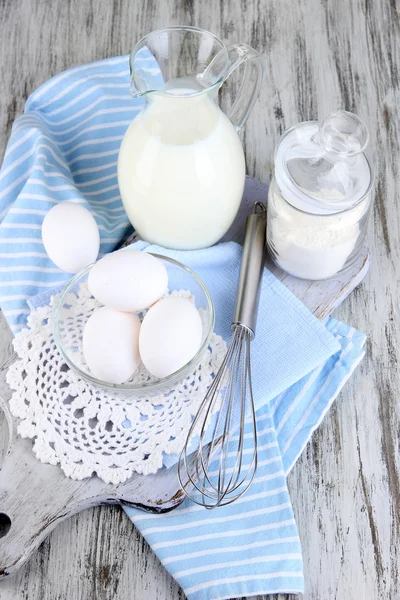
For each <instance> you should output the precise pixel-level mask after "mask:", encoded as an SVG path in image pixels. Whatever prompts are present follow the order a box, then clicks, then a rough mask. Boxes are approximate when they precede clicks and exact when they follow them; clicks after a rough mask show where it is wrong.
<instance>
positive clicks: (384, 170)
mask: <svg viewBox="0 0 400 600" xmlns="http://www.w3.org/2000/svg"><path fill="white" fill-rule="evenodd" d="M399 19H400V15H399V7H398V6H397V4H396V0H297V1H296V2H293V0H214V1H213V3H210V2H207V1H206V0H163V1H162V2H155V0H142V1H140V2H139V0H114V1H113V2H111V1H109V0H102V2H97V1H95V0H86V2H82V1H81V0H70V1H67V0H52V1H50V0H3V1H2V2H1V3H0V28H1V29H0V31H1V35H0V56H1V59H0V77H1V81H2V94H1V95H0V132H1V135H0V152H1V153H2V152H3V151H4V148H5V143H6V140H7V138H8V136H9V133H10V127H11V124H12V122H13V120H14V118H15V117H16V116H17V115H18V114H20V113H21V112H22V110H23V105H24V102H25V99H26V97H27V95H28V94H29V93H30V92H31V91H33V90H34V89H35V88H36V87H37V86H38V85H39V84H41V83H42V82H43V81H45V80H46V79H48V78H49V77H50V76H51V75H54V74H56V73H57V72H59V71H61V70H62V69H65V68H67V67H70V66H73V65H77V64H80V63H83V62H89V61H91V60H94V59H98V58H102V57H105V56H111V55H118V54H122V53H125V52H128V51H129V49H130V46H131V45H132V42H134V41H135V40H137V39H138V37H140V36H141V35H143V34H144V33H146V32H147V31H150V30H152V29H155V28H157V27H161V26H166V25H174V24H182V23H184V24H192V25H198V26H201V27H204V28H206V29H210V30H212V31H213V32H215V33H216V34H219V35H220V36H221V37H223V38H224V39H225V40H227V41H228V42H235V41H238V40H239V41H243V42H247V43H249V44H251V45H253V46H254V47H255V48H258V49H259V50H262V51H264V52H265V53H266V56H267V62H268V68H267V75H266V82H265V85H264V88H263V91H262V94H261V97H260V100H259V101H258V102H257V104H256V107H255V109H254V111H253V115H252V116H251V118H250V120H249V122H248V124H247V126H246V128H245V131H244V135H243V142H244V146H245V151H246V160H247V170H248V173H249V174H250V175H252V176H255V177H257V178H259V179H260V180H261V181H267V180H268V178H269V176H270V172H271V166H272V157H273V147H274V145H275V143H276V141H277V139H278V136H279V135H280V133H282V131H283V130H284V129H285V128H287V127H289V126H290V125H292V124H294V123H296V122H298V121H300V120H304V119H307V118H317V117H318V116H323V115H325V114H326V113H327V112H328V111H330V110H332V109H335V108H337V107H342V108H346V109H349V110H354V111H355V112H357V113H358V114H359V115H360V116H361V117H363V118H364V119H365V120H366V122H367V123H368V124H369V127H370V132H371V147H372V152H371V155H372V160H373V163H374V164H375V165H376V169H377V182H376V191H377V197H376V205H375V211H374V216H373V219H372V223H371V227H370V247H371V251H372V259H373V260H372V265H371V269H370V273H369V275H368V276H367V279H366V281H365V283H364V284H363V285H362V286H361V287H360V288H359V289H358V290H357V291H356V292H355V293H354V294H353V295H352V296H351V297H350V298H349V299H348V300H347V301H346V302H345V304H344V305H343V306H342V307H341V308H340V310H339V313H338V316H339V317H340V318H341V319H343V320H345V321H347V322H348V323H351V324H352V325H354V326H356V327H358V328H359V329H361V330H363V331H365V332H366V333H367V334H368V336H369V342H368V352H367V357H366V359H365V360H364V362H363V364H362V365H361V368H360V369H358V370H357V372H356V373H355V374H354V376H353V378H352V379H351V380H350V381H349V383H348V384H347V386H346V388H345V390H344V392H343V393H342V394H341V396H340V398H339V400H338V401H337V402H336V404H335V406H334V407H333V408H332V410H331V411H330V413H329V414H328V415H327V417H326V419H325V421H324V423H323V424H322V426H321V427H320V428H319V430H318V431H317V432H316V434H315V435H314V436H313V439H312V441H311V442H310V444H309V445H308V447H307V449H306V450H305V452H304V453H303V455H302V457H301V458H300V460H299V461H298V463H297V464H296V466H295V468H294V470H293V473H292V474H291V475H290V478H289V485H290V491H291V495H292V500H293V504H294V509H295V513H296V517H297V522H298V525H299V529H300V535H301V539H302V544H303V552H304V558H305V571H306V573H305V575H306V595H305V597H306V598H307V600H331V599H337V600H364V599H365V600H375V599H376V600H378V599H379V600H381V599H382V600H386V599H388V600H397V599H398V594H399V591H398V590H399V587H400V578H399V572H400V555H399V553H400V550H399V546H400V449H399V436H400V404H399V402H398V398H399V392H400V381H399V379H400V377H399V368H398V367H399V365H398V363H399V355H400V326H399V319H400V317H399V312H400V302H399V282H400V243H399V230H400V218H399V217H400V215H399V211H400V208H399V202H398V194H397V190H396V184H398V181H399V179H398V177H399V173H398V170H399V107H400V92H399V66H400V43H399V33H400V32H399ZM3 331H4V327H3V326H2V327H1V328H0V335H1V339H2V340H3V338H4V333H3ZM5 335H6V338H5V343H4V344H3V341H2V342H1V343H0V348H1V349H0V353H1V354H2V357H4V358H5V357H6V356H7V354H6V353H7V352H8V351H9V350H5V349H7V348H9V337H8V334H5ZM0 431H2V430H0ZM0 598H1V600H22V599H25V598H28V599H29V600H31V599H32V600H36V599H37V600H39V599H40V600H54V599H60V600H64V599H65V598H71V599H74V600H75V599H85V600H86V599H93V600H103V599H107V600H108V599H118V600H128V599H129V600H131V599H132V598H134V599H135V600H142V599H145V598H146V599H147V598H149V599H151V600H153V599H154V600H172V599H174V600H175V599H179V598H183V595H182V593H181V592H180V591H179V588H178V586H177V585H176V584H175V583H174V582H173V580H172V579H171V578H170V577H169V576H168V575H167V574H166V572H165V570H164V569H163V568H162V567H161V566H160V565H159V563H158V561H157V559H156V558H155V557H154V555H153V554H152V552H151V551H150V550H149V549H148V547H147V545H146V544H145V542H143V540H141V538H140V537H139V535H138V534H137V533H136V532H135V530H134V528H133V526H132V524H131V523H130V521H129V520H128V519H127V518H126V517H125V515H124V514H123V513H122V511H120V509H118V508H115V509H113V508H104V509H96V510H93V511H87V512H85V513H82V514H80V515H78V516H76V517H74V518H72V519H71V520H70V521H68V522H66V523H64V524H62V525H61V526H60V527H59V528H57V529H56V530H55V532H54V533H53V534H52V535H51V536H50V537H49V538H48V539H47V540H46V541H45V542H44V544H43V545H42V547H41V550H40V551H39V552H38V553H36V554H35V555H34V556H33V558H32V560H31V561H30V563H29V564H28V565H27V567H25V568H24V569H23V570H22V571H21V572H19V573H18V574H17V575H16V576H15V577H14V578H11V579H9V580H6V581H4V582H3V583H2V584H1V587H0ZM285 600H288V599H285Z"/></svg>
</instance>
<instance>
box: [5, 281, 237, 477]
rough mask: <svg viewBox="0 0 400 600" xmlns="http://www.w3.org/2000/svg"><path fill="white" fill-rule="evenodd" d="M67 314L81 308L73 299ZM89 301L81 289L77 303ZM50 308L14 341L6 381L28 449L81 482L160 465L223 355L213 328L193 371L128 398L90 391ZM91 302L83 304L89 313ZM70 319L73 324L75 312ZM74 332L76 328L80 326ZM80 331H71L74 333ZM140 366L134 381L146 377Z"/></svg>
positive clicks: (176, 448) (38, 312)
mask: <svg viewBox="0 0 400 600" xmlns="http://www.w3.org/2000/svg"><path fill="white" fill-rule="evenodd" d="M74 298H75V303H74V304H73V305H71V309H70V311H73V310H74V306H75V307H79V301H78V302H77V301H76V300H77V299H76V296H74ZM79 299H80V302H81V305H80V308H79V310H78V308H76V310H77V313H78V312H79V311H80V312H79V315H78V316H77V321H79V322H81V323H82V320H81V314H82V313H81V307H82V303H83V302H87V301H88V297H87V291H85V287H84V286H82V288H81V290H80V292H79V295H78V300H79ZM56 301H57V296H55V297H52V299H51V304H50V306H44V307H40V308H37V309H35V310H34V311H33V312H32V313H31V315H30V316H29V317H28V328H26V329H23V330H22V331H21V332H20V333H18V334H17V335H16V336H15V338H14V348H15V351H16V352H17V354H18V356H19V360H17V361H16V362H14V364H13V365H11V367H10V369H9V371H8V374H7V381H8V384H9V385H10V387H11V389H12V390H14V391H13V394H12V397H11V400H10V409H11V412H12V414H13V415H14V416H15V417H18V418H19V419H21V421H20V423H19V425H18V433H19V434H20V435H21V436H22V437H28V438H31V439H32V440H34V443H33V451H34V453H35V455H36V457H37V458H38V459H39V460H41V461H42V462H45V463H50V464H53V465H56V464H59V465H60V466H61V468H62V470H63V471H64V473H65V475H67V476H68V477H71V478H73V479H84V478H86V477H90V476H92V475H93V474H97V475H98V476H99V477H100V478H101V479H103V480H104V481H105V482H106V483H113V484H117V483H121V482H123V481H125V480H126V479H128V478H129V477H131V476H132V474H133V473H134V472H136V473H142V474H144V475H147V474H150V473H155V472H156V471H157V470H158V469H160V468H161V467H162V464H163V453H165V454H178V453H179V452H180V451H181V449H182V447H183V445H184V442H185V439H186V435H187V432H188V430H189V427H190V424H191V421H192V419H193V416H194V415H195V414H196V412H197V410H198V407H199V405H200V403H201V401H202V399H203V398H204V395H205V393H206V390H207V388H208V387H209V385H210V383H211V381H212V379H213V375H214V374H215V372H216V371H217V370H218V367H219V365H220V364H221V362H222V359H223V357H224V355H225V352H226V345H225V342H224V341H223V340H222V338H221V337H219V336H218V335H216V334H215V333H214V334H213V335H212V338H211V341H210V344H209V347H208V349H207V350H206V352H205V354H204V356H203V358H202V360H201V363H200V364H199V365H198V367H197V368H196V369H195V371H194V372H193V373H192V374H191V375H190V376H189V377H187V378H186V379H185V380H184V381H182V382H181V383H180V384H179V385H177V386H176V387H175V388H174V389H173V390H170V391H169V392H168V393H164V394H162V395H158V396H151V397H148V398H141V399H127V398H126V392H124V394H125V397H124V396H123V395H122V396H121V395H119V393H118V392H116V393H115V394H113V395H110V393H109V392H108V391H105V390H103V389H95V388H94V387H93V386H92V385H91V384H89V383H87V382H86V381H84V380H83V379H81V378H80V377H79V376H78V375H77V374H76V373H75V371H73V370H72V369H70V368H69V367H68V366H67V365H66V364H65V362H64V361H63V359H62V357H61V355H60V354H59V352H58V350H57V348H56V345H55V342H54V337H53V327H52V315H53V306H54V304H55V303H56ZM94 308H95V306H94V305H93V304H90V303H89V304H88V305H87V310H88V311H89V313H90V312H92V311H93V310H94ZM69 317H70V318H71V319H72V321H73V312H72V313H71V312H70V315H69ZM78 329H79V328H78ZM78 329H74V328H73V327H72V328H71V331H75V333H74V335H79V333H78V334H77V331H78ZM148 377H149V375H148V374H147V372H145V371H144V369H143V368H142V369H140V368H139V371H138V372H137V374H135V376H134V378H135V381H136V378H138V381H139V380H142V381H143V379H148Z"/></svg>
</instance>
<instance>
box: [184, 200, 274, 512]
mask: <svg viewBox="0 0 400 600" xmlns="http://www.w3.org/2000/svg"><path fill="white" fill-rule="evenodd" d="M265 235H266V210H265V206H264V205H263V204H262V203H261V202H256V203H255V205H254V208H253V212H252V214H251V215H250V216H249V217H248V219H247V222H246V235H245V242H244V247H243V257H242V264H241V268H240V276H239V284H238V292H237V297H236V305H235V311H234V316H233V322H232V330H233V335H232V339H231V341H230V344H229V347H228V350H227V353H226V356H225V358H224V360H223V362H222V364H221V367H220V368H219V371H218V373H217V374H216V375H215V377H214V380H213V382H212V384H211V386H210V387H209V389H208V391H207V394H206V396H205V398H204V400H203V401H202V403H201V405H200V408H199V411H198V413H197V415H196V417H195V419H194V420H193V423H192V425H191V428H190V430H189V433H188V436H187V439H186V443H185V446H184V448H183V450H182V453H181V456H180V460H179V462H178V478H179V482H180V485H181V487H182V489H183V491H184V492H185V494H186V495H187V496H188V497H189V498H191V500H193V502H195V503H196V504H199V505H201V506H204V507H205V508H208V509H211V508H216V507H218V506H225V505H227V504H231V503H232V502H235V500H237V499H238V498H240V497H241V496H242V495H243V494H244V493H245V492H246V490H248V488H249V487H250V485H251V484H252V482H253V480H254V477H255V474H256V470H257V426H256V415H255V408H254V399H253V390H252V382H251V360H250V343H251V340H252V339H253V337H254V334H255V324H256V317H257V310H258V300H259V291H260V283H261V278H262V272H263V267H264V259H265ZM245 427H246V433H245Z"/></svg>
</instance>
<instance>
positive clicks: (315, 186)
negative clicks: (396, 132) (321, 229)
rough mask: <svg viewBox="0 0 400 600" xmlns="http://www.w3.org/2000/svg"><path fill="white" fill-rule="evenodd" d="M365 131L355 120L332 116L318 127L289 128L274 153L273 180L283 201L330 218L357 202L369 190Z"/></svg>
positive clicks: (314, 123) (348, 116) (341, 112)
mask: <svg viewBox="0 0 400 600" xmlns="http://www.w3.org/2000/svg"><path fill="white" fill-rule="evenodd" d="M368 138H369V135H368V129H367V127H366V125H365V123H364V122H363V121H362V120H361V119H360V118H359V117H357V116H356V115H354V114H353V113H350V112H346V111H344V110H338V111H336V112H332V113H330V114H329V115H328V116H327V117H326V118H325V119H324V120H323V121H322V122H321V123H319V122H318V121H307V122H304V123H299V124H298V125H295V126H294V127H292V128H291V129H289V130H288V131H287V132H286V133H285V134H284V135H283V137H282V139H281V141H280V143H279V144H278V147H277V149H276V152H275V178H276V181H277V184H278V186H279V188H280V189H281V191H282V193H283V195H284V196H285V198H286V199H287V201H288V202H289V203H290V204H292V205H293V206H294V207H295V208H298V209H300V210H302V211H304V212H311V213H314V214H332V213H337V212H341V211H343V210H346V209H348V208H350V207H352V206H354V205H355V204H357V202H359V201H360V200H361V199H362V198H363V197H364V196H365V194H366V193H367V192H368V191H369V189H370V187H371V185H372V180H373V176H372V170H371V167H370V164H369V162H368V159H367V157H366V155H365V154H364V150H365V148H366V146H367V144H368Z"/></svg>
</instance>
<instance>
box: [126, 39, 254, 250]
mask: <svg viewBox="0 0 400 600" xmlns="http://www.w3.org/2000/svg"><path fill="white" fill-rule="evenodd" d="M243 63H245V68H244V74H243V78H242V82H241V87H240V90H239V93H238V96H237V98H236V100H235V102H234V103H233V105H232V108H231V109H230V111H229V113H228V115H225V114H224V113H223V112H222V111H221V110H220V108H219V106H218V91H219V89H220V87H221V85H222V84H223V83H224V81H225V80H226V79H227V77H228V76H229V75H230V74H231V73H232V72H233V70H234V69H236V68H237V67H238V66H239V65H242V64H243ZM130 72H131V93H132V95H133V97H135V98H138V97H144V99H145V104H144V108H143V110H142V112H141V113H140V114H139V115H138V116H137V117H136V118H135V119H134V121H133V122H132V124H131V125H130V127H129V129H128V130H127V132H126V134H125V137H124V139H123V141H122V144H121V148H120V152H119V157H118V183H119V188H120V192H121V198H122V202H123V204H124V207H125V210H126V212H127V214H128V217H129V220H130V221H131V223H132V225H133V227H134V228H135V230H136V231H137V232H138V233H139V235H140V236H141V237H142V238H143V239H145V240H147V241H148V242H151V243H156V244H159V245H161V246H164V247H168V248H177V249H196V248H205V247H207V246H211V245H212V244H214V243H216V242H217V241H218V240H219V239H220V238H221V237H222V236H223V235H224V234H225V233H226V232H227V230H228V229H229V227H230V225H231V224H232V222H233V220H234V218H235V216H236V213H237V211H238V209H239V205H240V202H241V198H242V193H243V187H244V180H245V160H244V153H243V149H242V145H241V142H240V140H239V137H238V131H240V129H241V128H242V127H243V125H244V124H245V122H246V120H247V117H248V115H249V113H250V111H251V109H252V107H253V105H254V102H255V100H256V98H257V95H258V92H259V89H260V84H261V80H262V76H263V58H262V56H261V55H260V54H259V53H258V52H256V51H255V50H253V49H252V48H250V47H249V46H246V45H245V44H234V45H232V46H225V44H224V43H223V42H222V41H221V40H219V39H218V38H217V37H216V36H214V35H213V34H211V33H209V32H208V31H204V30H202V29H198V28H195V27H169V28H166V29H160V30H158V31H154V32H152V33H150V34H149V35H147V36H145V37H144V38H142V39H141V40H140V41H139V42H138V44H137V45H136V46H135V47H134V49H133V50H132V53H131V56H130Z"/></svg>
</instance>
